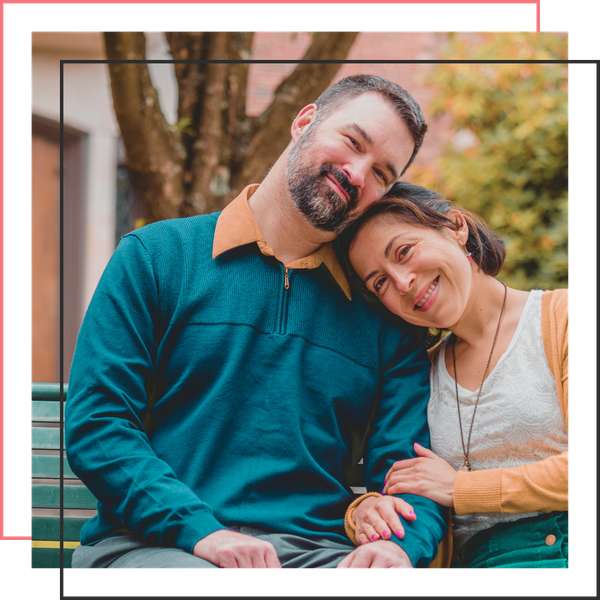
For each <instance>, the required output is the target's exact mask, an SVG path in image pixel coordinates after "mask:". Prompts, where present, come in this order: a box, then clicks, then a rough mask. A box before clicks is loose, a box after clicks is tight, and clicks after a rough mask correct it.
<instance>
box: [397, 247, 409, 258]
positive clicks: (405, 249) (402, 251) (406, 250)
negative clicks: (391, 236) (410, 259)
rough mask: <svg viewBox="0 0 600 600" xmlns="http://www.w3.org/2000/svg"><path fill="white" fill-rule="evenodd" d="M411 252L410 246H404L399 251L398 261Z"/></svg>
mask: <svg viewBox="0 0 600 600" xmlns="http://www.w3.org/2000/svg"><path fill="white" fill-rule="evenodd" d="M409 251H410V246H402V247H401V248H400V249H399V250H398V260H400V259H402V258H404V257H405V256H406V255H407V254H408V253H409Z"/></svg>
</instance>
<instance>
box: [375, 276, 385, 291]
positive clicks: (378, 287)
mask: <svg viewBox="0 0 600 600" xmlns="http://www.w3.org/2000/svg"><path fill="white" fill-rule="evenodd" d="M386 279H387V277H380V278H379V279H378V280H377V281H375V283H374V284H373V289H374V290H375V292H376V293H379V292H380V291H381V288H382V286H383V284H384V283H385V280H386Z"/></svg>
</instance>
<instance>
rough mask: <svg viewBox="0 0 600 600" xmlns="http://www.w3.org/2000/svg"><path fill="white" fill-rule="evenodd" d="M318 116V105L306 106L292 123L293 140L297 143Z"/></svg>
mask: <svg viewBox="0 0 600 600" xmlns="http://www.w3.org/2000/svg"><path fill="white" fill-rule="evenodd" d="M316 116H317V105H316V104H308V105H307V106H305V107H304V108H303V109H302V110H301V111H300V112H299V113H298V114H297V115H296V118H295V119H294V122H293V123H292V140H293V141H294V143H296V142H297V141H298V140H299V139H300V136H301V135H302V134H303V133H304V131H305V130H306V128H307V127H308V126H309V125H310V124H311V123H312V122H313V121H314V119H315V117H316Z"/></svg>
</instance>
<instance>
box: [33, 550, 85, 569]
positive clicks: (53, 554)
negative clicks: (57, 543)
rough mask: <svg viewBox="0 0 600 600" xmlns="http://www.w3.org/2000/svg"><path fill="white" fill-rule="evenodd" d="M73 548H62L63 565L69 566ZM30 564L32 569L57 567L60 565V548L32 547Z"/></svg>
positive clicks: (68, 567)
mask: <svg viewBox="0 0 600 600" xmlns="http://www.w3.org/2000/svg"><path fill="white" fill-rule="evenodd" d="M74 550H75V549H74V548H63V553H64V554H63V566H64V567H65V569H70V568H71V558H72V557H73V552H74ZM31 566H32V567H33V568H34V569H58V568H59V567H60V548H32V549H31Z"/></svg>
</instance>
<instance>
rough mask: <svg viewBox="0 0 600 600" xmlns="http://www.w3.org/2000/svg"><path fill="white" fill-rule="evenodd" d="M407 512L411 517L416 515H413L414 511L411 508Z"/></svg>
mask: <svg viewBox="0 0 600 600" xmlns="http://www.w3.org/2000/svg"><path fill="white" fill-rule="evenodd" d="M408 514H409V515H410V516H411V517H416V516H417V515H415V513H414V511H412V510H409V511H408Z"/></svg>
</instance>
